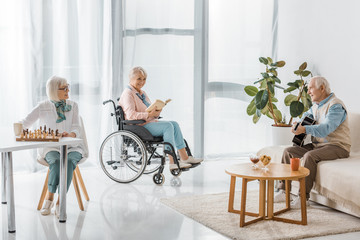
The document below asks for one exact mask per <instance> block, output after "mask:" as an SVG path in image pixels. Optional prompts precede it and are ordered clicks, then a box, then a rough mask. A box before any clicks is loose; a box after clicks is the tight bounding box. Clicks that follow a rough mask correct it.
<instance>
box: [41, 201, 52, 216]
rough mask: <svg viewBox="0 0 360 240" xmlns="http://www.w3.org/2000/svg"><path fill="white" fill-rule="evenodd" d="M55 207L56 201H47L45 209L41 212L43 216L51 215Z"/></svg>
mask: <svg viewBox="0 0 360 240" xmlns="http://www.w3.org/2000/svg"><path fill="white" fill-rule="evenodd" d="M53 206H54V201H51V200H45V203H44V206H43V208H42V209H41V210H40V213H41V215H44V216H46V215H49V214H50V213H51V208H52V207H53Z"/></svg>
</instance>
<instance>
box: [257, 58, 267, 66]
mask: <svg viewBox="0 0 360 240" xmlns="http://www.w3.org/2000/svg"><path fill="white" fill-rule="evenodd" d="M259 61H260V62H261V63H263V64H265V65H266V64H268V60H267V59H266V58H264V57H260V58H259Z"/></svg>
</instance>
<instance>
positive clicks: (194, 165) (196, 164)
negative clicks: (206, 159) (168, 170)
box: [189, 163, 201, 168]
mask: <svg viewBox="0 0 360 240" xmlns="http://www.w3.org/2000/svg"><path fill="white" fill-rule="evenodd" d="M200 165H201V163H195V164H192V165H191V167H189V168H195V167H197V166H200Z"/></svg>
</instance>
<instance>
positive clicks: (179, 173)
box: [170, 169, 181, 177]
mask: <svg viewBox="0 0 360 240" xmlns="http://www.w3.org/2000/svg"><path fill="white" fill-rule="evenodd" d="M170 172H171V174H172V175H173V176H175V177H178V176H180V175H181V169H173V170H171V171H170Z"/></svg>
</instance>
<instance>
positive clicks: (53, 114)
mask: <svg viewBox="0 0 360 240" xmlns="http://www.w3.org/2000/svg"><path fill="white" fill-rule="evenodd" d="M69 91H70V89H69V84H68V83H67V81H66V79H64V78H61V77H57V76H53V77H51V78H50V79H49V80H48V81H47V83H46V93H47V96H48V100H45V101H43V102H40V103H39V104H38V105H37V106H36V107H35V108H34V109H33V110H32V111H31V112H30V113H29V114H28V115H27V117H26V118H25V119H24V120H22V121H21V122H22V124H23V126H24V128H29V127H31V126H32V125H33V124H34V123H35V122H36V121H37V120H39V125H40V126H44V125H45V126H46V128H47V130H50V129H52V130H53V131H55V130H56V129H57V130H58V131H59V133H60V134H61V135H62V137H80V120H79V109H78V105H77V103H76V102H73V101H70V100H67V99H68V98H69ZM44 130H46V129H44ZM59 151H60V149H59V148H45V149H39V152H38V154H39V158H38V159H45V161H46V162H47V164H48V165H49V168H50V173H49V180H48V192H47V195H46V198H45V203H44V206H43V208H42V209H41V214H42V215H49V214H50V213H51V208H52V207H53V205H54V201H53V200H54V193H55V192H56V189H57V188H58V185H59V175H60V152H59ZM82 154H83V150H82V147H81V146H72V147H69V148H68V164H67V166H68V169H67V189H69V186H70V183H71V180H72V177H73V171H74V169H75V168H76V165H77V163H78V162H79V161H80V160H81V158H82ZM59 214H60V211H59V198H58V200H57V203H56V208H55V215H56V216H57V217H59Z"/></svg>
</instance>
